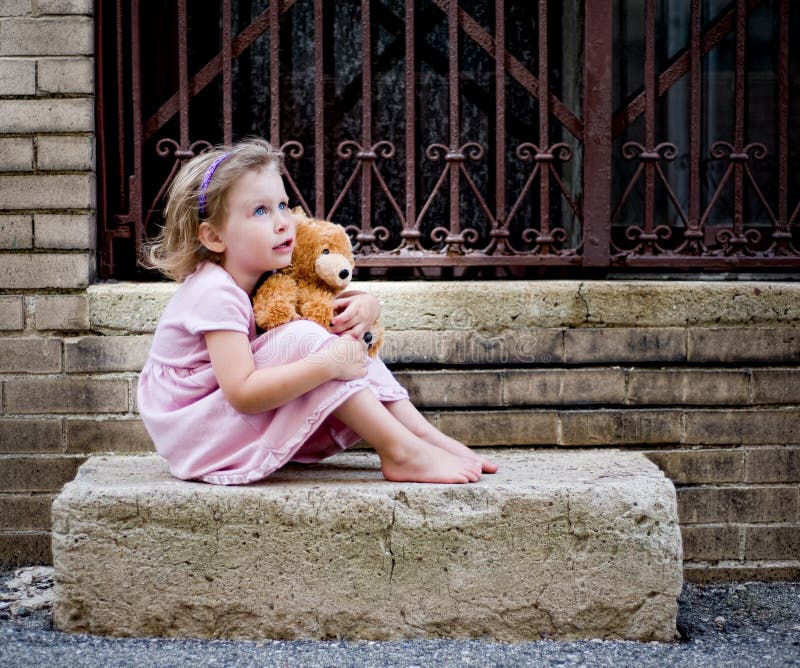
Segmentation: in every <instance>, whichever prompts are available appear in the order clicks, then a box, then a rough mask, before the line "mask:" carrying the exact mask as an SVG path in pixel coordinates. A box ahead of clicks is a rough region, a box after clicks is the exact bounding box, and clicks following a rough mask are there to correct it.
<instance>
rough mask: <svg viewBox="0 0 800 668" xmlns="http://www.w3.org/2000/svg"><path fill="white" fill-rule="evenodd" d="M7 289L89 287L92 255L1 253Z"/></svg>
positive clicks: (4, 282) (4, 283)
mask: <svg viewBox="0 0 800 668" xmlns="http://www.w3.org/2000/svg"><path fill="white" fill-rule="evenodd" d="M0 265H2V266H3V267H4V271H6V272H8V273H7V274H6V275H5V276H4V277H3V287H4V288H6V289H26V288H27V289H36V288H85V287H86V286H87V285H89V281H90V278H91V276H92V273H93V268H94V267H93V266H92V265H93V263H92V255H91V254H89V253H69V254H67V253H62V254H58V255H55V254H52V253H36V254H32V255H21V254H0Z"/></svg>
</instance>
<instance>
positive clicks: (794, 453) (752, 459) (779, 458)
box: [745, 447, 800, 482]
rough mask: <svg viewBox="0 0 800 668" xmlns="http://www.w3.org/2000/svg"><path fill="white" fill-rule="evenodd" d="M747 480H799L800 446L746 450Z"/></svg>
mask: <svg viewBox="0 0 800 668" xmlns="http://www.w3.org/2000/svg"><path fill="white" fill-rule="evenodd" d="M745 480H746V481H747V482H800V448H791V447H788V448H766V449H764V450H749V451H748V452H747V472H746V474H745Z"/></svg>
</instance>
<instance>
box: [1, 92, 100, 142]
mask: <svg viewBox="0 0 800 668" xmlns="http://www.w3.org/2000/svg"><path fill="white" fill-rule="evenodd" d="M0 119H2V124H0V128H1V129H2V132H4V133H25V132H94V99H93V98H91V97H86V98H50V99H43V100H8V99H6V100H0Z"/></svg>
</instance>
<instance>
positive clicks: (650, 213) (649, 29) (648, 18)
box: [639, 0, 656, 255]
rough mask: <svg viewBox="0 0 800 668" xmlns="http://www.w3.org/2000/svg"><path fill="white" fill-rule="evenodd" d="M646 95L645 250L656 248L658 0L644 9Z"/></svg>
mask: <svg viewBox="0 0 800 668" xmlns="http://www.w3.org/2000/svg"><path fill="white" fill-rule="evenodd" d="M644 17H645V18H644V25H645V27H644V30H645V38H644V97H645V146H646V148H647V159H645V155H646V154H645V153H642V154H641V155H640V156H639V157H640V159H642V160H645V163H644V234H643V235H641V236H640V238H641V239H643V240H644V252H645V254H648V255H649V254H650V253H652V251H653V243H652V241H651V239H652V240H655V234H654V233H653V229H654V227H655V222H654V218H655V208H656V203H655V163H654V160H653V159H652V158H651V156H652V155H653V154H655V153H656V152H655V150H654V148H655V145H656V12H655V0H646V2H645V10H644Z"/></svg>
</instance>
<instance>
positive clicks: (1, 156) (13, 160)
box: [0, 61, 33, 172]
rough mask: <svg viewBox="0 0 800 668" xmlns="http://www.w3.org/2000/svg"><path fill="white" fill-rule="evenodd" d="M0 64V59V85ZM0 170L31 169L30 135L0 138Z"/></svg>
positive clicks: (0, 73) (23, 170)
mask: <svg viewBox="0 0 800 668" xmlns="http://www.w3.org/2000/svg"><path fill="white" fill-rule="evenodd" d="M2 65H3V63H2V61H0V86H2ZM0 171H3V172H32V171H33V140H32V139H31V138H30V137H2V138H0Z"/></svg>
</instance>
